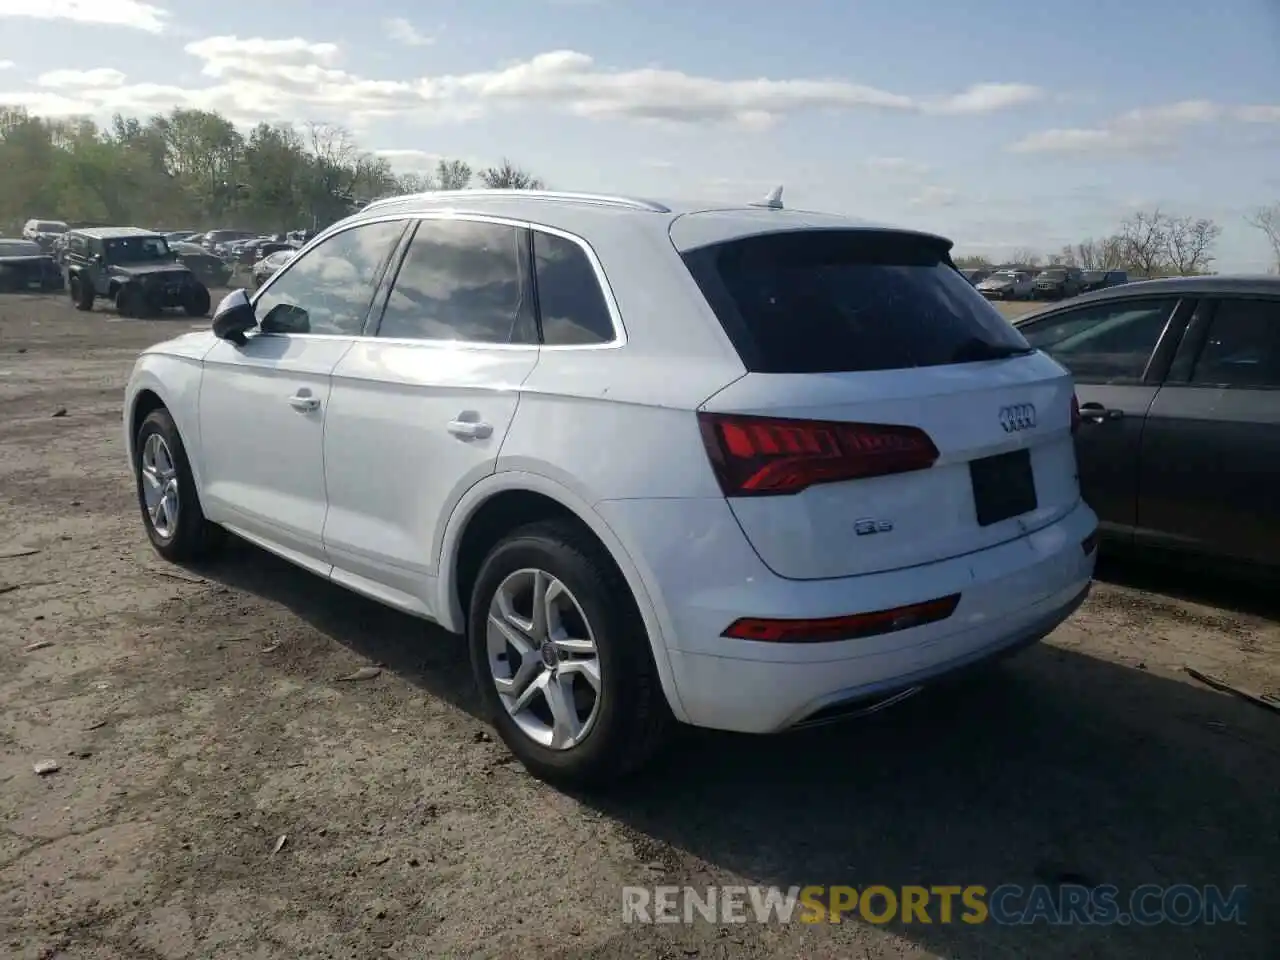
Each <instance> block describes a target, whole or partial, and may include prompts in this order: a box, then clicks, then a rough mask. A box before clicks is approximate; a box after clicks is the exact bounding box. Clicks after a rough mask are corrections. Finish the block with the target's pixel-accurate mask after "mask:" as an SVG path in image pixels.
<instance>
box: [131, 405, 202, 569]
mask: <svg viewBox="0 0 1280 960" xmlns="http://www.w3.org/2000/svg"><path fill="white" fill-rule="evenodd" d="M133 466H134V474H135V475H136V478H137V489H138V506H139V508H141V510H142V523H143V525H144V526H145V527H146V530H147V537H148V539H150V540H151V545H152V546H153V547H155V549H156V552H157V553H159V554H160V556H162V557H164V558H165V559H166V560H170V561H173V562H175V563H181V562H184V561H188V560H199V559H201V558H202V557H205V556H207V555H209V554H210V553H212V552H213V550H214V549H216V547H217V546H219V545H220V543H221V540H222V528H221V527H219V526H217V525H216V524H213V523H210V522H209V521H208V520H206V519H205V516H204V511H203V510H202V509H201V507H200V497H199V495H198V494H197V493H196V484H195V480H194V478H193V477H192V475H191V463H190V461H188V460H187V451H186V448H185V447H184V446H183V445H182V437H181V436H180V435H179V434H178V427H177V425H176V424H175V423H174V422H173V417H172V416H170V415H169V411H168V410H165V409H164V408H163V407H162V408H160V409H159V410H153V411H152V412H151V413H149V414H147V418H146V419H145V420H143V421H142V426H141V427H140V428H139V429H138V435H137V438H136V439H135V441H134V465H133Z"/></svg>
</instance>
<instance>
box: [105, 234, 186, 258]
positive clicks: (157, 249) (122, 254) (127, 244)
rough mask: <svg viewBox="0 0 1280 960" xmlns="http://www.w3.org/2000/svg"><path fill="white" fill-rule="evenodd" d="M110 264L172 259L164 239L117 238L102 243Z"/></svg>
mask: <svg viewBox="0 0 1280 960" xmlns="http://www.w3.org/2000/svg"><path fill="white" fill-rule="evenodd" d="M102 250H103V253H104V254H105V257H106V261H107V262H108V263H148V262H159V261H161V260H168V259H170V254H169V244H168V243H167V242H166V241H165V239H164V237H117V238H115V239H112V240H104V241H103V242H102Z"/></svg>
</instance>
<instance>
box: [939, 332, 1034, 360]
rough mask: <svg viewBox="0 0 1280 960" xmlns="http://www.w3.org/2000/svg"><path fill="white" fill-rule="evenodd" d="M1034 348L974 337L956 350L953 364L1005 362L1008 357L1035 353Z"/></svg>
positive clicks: (953, 355)
mask: <svg viewBox="0 0 1280 960" xmlns="http://www.w3.org/2000/svg"><path fill="white" fill-rule="evenodd" d="M1034 352H1035V350H1034V348H1032V347H1016V346H1013V345H1012V344H1004V343H988V342H987V341H986V340H979V339H978V338H977V337H973V338H971V339H969V340H966V341H965V342H964V343H962V344H960V346H959V347H957V348H956V351H955V353H953V354H952V355H951V362H952V363H965V362H968V361H978V360H1003V359H1005V358H1006V357H1021V356H1025V355H1026V354H1028V353H1034Z"/></svg>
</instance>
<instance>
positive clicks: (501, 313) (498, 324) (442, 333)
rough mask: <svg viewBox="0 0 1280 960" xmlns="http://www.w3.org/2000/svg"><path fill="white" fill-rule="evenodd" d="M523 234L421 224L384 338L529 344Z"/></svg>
mask: <svg viewBox="0 0 1280 960" xmlns="http://www.w3.org/2000/svg"><path fill="white" fill-rule="evenodd" d="M525 237H526V234H525V232H524V231H523V230H522V229H521V228H518V227H511V226H506V225H503V224H497V223H483V222H479V221H471V220H443V219H442V220H423V221H421V222H420V223H419V224H418V230H417V232H416V233H415V234H414V236H413V240H411V241H410V243H409V250H408V252H407V253H406V254H405V258H404V261H403V262H402V263H401V264H400V269H399V272H398V273H397V274H396V278H395V283H394V284H393V286H392V288H391V293H390V295H389V296H388V298H387V304H386V308H385V310H384V311H383V314H382V322H381V324H379V326H378V336H380V337H389V338H390V337H395V338H404V339H409V340H449V341H459V342H464V343H530V342H533V336H532V326H533V324H532V318H533V310H532V304H531V303H530V302H529V299H530V298H529V282H528V270H527V258H526V257H525V253H524V244H525Z"/></svg>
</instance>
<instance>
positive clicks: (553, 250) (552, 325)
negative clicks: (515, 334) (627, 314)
mask: <svg viewBox="0 0 1280 960" xmlns="http://www.w3.org/2000/svg"><path fill="white" fill-rule="evenodd" d="M533 262H534V272H535V275H536V276H537V278H538V314H539V316H540V317H541V319H542V342H543V343H546V344H549V345H552V346H560V345H564V344H581V343H608V342H610V341H611V340H613V337H614V333H613V320H612V319H611V317H610V316H609V305H608V303H607V302H606V301H605V298H604V293H603V292H602V291H601V290H600V281H599V280H598V279H597V277H596V272H595V269H594V268H593V267H592V266H591V261H590V260H589V259H587V254H586V252H585V251H584V250H583V249H582V247H580V246H578V244H576V243H574V242H573V241H572V240H566V239H565V238H564V237H558V236H556V235H555V234H551V233H542V232H539V231H534V234H533Z"/></svg>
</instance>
